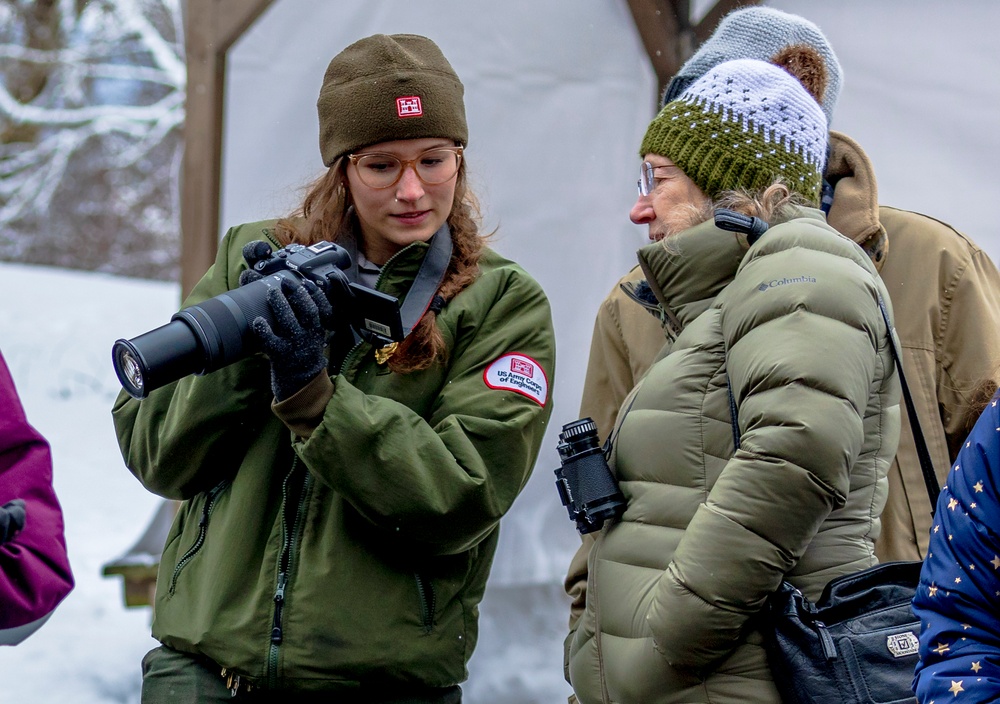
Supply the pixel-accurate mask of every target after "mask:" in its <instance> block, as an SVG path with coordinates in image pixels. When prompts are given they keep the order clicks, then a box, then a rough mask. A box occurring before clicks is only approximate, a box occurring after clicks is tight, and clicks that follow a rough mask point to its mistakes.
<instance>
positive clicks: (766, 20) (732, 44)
mask: <svg viewBox="0 0 1000 704" xmlns="http://www.w3.org/2000/svg"><path fill="white" fill-rule="evenodd" d="M792 46H808V47H810V48H811V49H813V50H814V51H815V52H816V53H817V54H819V56H820V59H821V60H822V62H823V64H824V66H825V68H826V74H827V78H826V88H825V89H824V90H823V92H822V95H821V96H820V97H818V98H817V100H818V101H819V103H820V105H822V107H823V112H824V113H826V121H827V123H830V122H832V121H833V110H834V108H835V107H836V105H837V98H839V97H840V87H841V84H842V83H843V73H842V71H841V68H840V62H839V61H838V60H837V55H836V54H835V53H834V51H833V47H832V46H831V45H830V42H829V41H828V40H827V38H826V36H825V35H824V34H823V32H822V30H820V28H819V27H818V26H816V25H815V24H814V23H812V22H810V21H809V20H807V19H805V18H804V17H799V16H798V15H793V14H791V13H788V12H782V11H781V10H776V9H774V8H772V7H762V6H753V7H742V8H739V9H737V10H733V11H732V12H730V13H729V14H728V15H726V16H725V17H723V18H722V21H721V22H719V26H718V27H716V28H715V31H714V32H712V36H710V37H709V38H708V39H706V40H705V42H704V43H703V44H702V45H701V46H700V47H698V50H697V51H696V52H695V53H694V55H693V56H692V57H691V58H690V59H688V60H687V61H685V62H684V65H683V66H681V68H680V70H679V71H678V72H677V75H676V76H674V78H673V80H671V81H670V83H669V84H668V85H667V88H666V90H665V91H664V93H663V100H662V103H661V104H662V105H666V104H667V103H669V102H671V101H673V100H676V99H677V98H679V97H680V95H681V93H683V92H684V90H685V89H686V88H687V87H688V86H690V85H691V84H692V83H694V82H695V81H696V80H698V79H699V78H701V77H702V76H704V75H705V74H706V73H707V72H708V71H709V70H711V69H712V68H713V67H715V66H717V65H719V64H721V63H723V62H724V61H732V60H734V59H758V60H760V61H770V62H772V63H778V64H779V65H782V64H781V62H777V61H775V59H776V57H777V56H778V55H779V54H780V53H781V52H782V51H783V50H784V49H786V48H787V47H792Z"/></svg>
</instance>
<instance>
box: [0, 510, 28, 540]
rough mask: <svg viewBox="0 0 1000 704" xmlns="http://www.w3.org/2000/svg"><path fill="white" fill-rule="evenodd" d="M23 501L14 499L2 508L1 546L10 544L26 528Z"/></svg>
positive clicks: (0, 518) (0, 525)
mask: <svg viewBox="0 0 1000 704" xmlns="http://www.w3.org/2000/svg"><path fill="white" fill-rule="evenodd" d="M24 519H25V509H24V500H23V499H14V500H13V501H8V502H7V503H5V504H4V505H3V506H0V545H2V544H3V543H6V542H9V541H10V539H11V538H13V537H14V536H15V535H17V534H18V533H19V532H20V531H21V529H22V528H24Z"/></svg>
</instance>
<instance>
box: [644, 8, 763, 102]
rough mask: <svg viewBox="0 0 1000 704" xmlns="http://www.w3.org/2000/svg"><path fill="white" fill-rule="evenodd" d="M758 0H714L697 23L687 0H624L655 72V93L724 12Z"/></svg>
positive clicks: (704, 38)
mask: <svg viewBox="0 0 1000 704" xmlns="http://www.w3.org/2000/svg"><path fill="white" fill-rule="evenodd" d="M759 4H760V0H718V2H716V3H715V5H714V6H712V9H710V10H709V11H708V12H707V13H705V16H704V17H702V19H701V21H700V22H698V24H692V23H691V3H690V1H689V0H628V6H629V10H631V11H632V19H633V20H635V26H636V29H638V30H639V37H640V38H641V39H642V44H643V46H644V47H646V53H647V54H648V55H649V60H650V62H651V63H652V64H653V71H655V72H656V83H657V95H662V94H663V89H664V88H666V87H667V83H669V82H670V79H671V78H673V77H674V76H675V75H676V74H677V71H679V70H680V67H681V66H682V65H683V64H684V62H685V61H687V60H688V58H690V57H691V55H692V54H693V53H694V52H695V50H696V49H697V48H698V46H699V45H700V44H701V43H702V42H704V41H705V40H706V39H708V37H709V36H711V34H712V32H713V31H714V30H715V28H716V26H718V24H719V20H721V19H722V18H723V17H724V16H725V15H727V14H728V13H729V12H732V11H733V10H735V9H736V8H737V7H742V6H746V5H759Z"/></svg>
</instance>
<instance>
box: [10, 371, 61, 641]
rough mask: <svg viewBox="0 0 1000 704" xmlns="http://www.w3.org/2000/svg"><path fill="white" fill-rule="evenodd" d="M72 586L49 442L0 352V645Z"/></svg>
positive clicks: (19, 636)
mask: <svg viewBox="0 0 1000 704" xmlns="http://www.w3.org/2000/svg"><path fill="white" fill-rule="evenodd" d="M72 588H73V573H72V571H71V570H70V566H69V559H68V557H67V555H66V540H65V538H64V537H63V516H62V509H61V508H60V506H59V500H58V499H57V498H56V494H55V491H54V490H53V488H52V455H51V453H50V452H49V443H48V441H46V439H45V438H44V437H42V435H41V434H40V433H39V432H38V431H37V430H35V429H34V428H33V427H32V426H31V424H29V423H28V419H27V417H26V416H25V414H24V407H23V406H22V405H21V399H20V398H19V397H18V395H17V389H16V388H15V387H14V380H13V379H12V378H11V375H10V371H9V370H8V369H7V363H6V362H5V361H4V358H3V355H2V354H0V645H17V644H18V643H20V642H21V641H23V640H24V639H25V638H27V637H28V636H30V635H31V634H32V633H34V632H35V631H36V630H38V629H39V628H40V627H41V626H42V624H44V623H45V622H46V621H47V620H48V618H49V616H51V615H52V612H53V611H54V610H55V608H56V606H58V605H59V602H61V601H62V600H63V599H64V598H65V597H66V595H67V594H69V592H70V590H71V589H72Z"/></svg>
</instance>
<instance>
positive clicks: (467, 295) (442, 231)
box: [114, 35, 555, 703]
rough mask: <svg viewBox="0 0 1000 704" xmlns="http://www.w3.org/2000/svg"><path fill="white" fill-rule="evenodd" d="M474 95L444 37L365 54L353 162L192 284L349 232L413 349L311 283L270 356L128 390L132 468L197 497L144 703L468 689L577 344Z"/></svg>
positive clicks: (351, 141) (344, 115)
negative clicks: (468, 158) (477, 147)
mask: <svg viewBox="0 0 1000 704" xmlns="http://www.w3.org/2000/svg"><path fill="white" fill-rule="evenodd" d="M463 91H464V89H463V86H462V83H461V82H460V80H459V79H458V77H457V75H456V74H455V72H454V70H453V69H452V67H451V66H450V65H449V63H448V61H447V60H446V59H445V57H444V56H443V55H442V54H441V52H440V50H439V49H438V47H437V46H436V45H435V44H434V43H433V42H431V41H430V40H429V39H426V38H424V37H420V36H415V35H393V36H386V35H375V36H371V37H367V38H365V39H362V40H360V41H358V42H356V43H355V44H353V45H351V46H349V47H347V48H346V49H345V50H344V51H342V52H341V53H340V54H338V55H337V56H336V57H335V58H334V59H333V60H332V62H331V63H330V65H329V68H328V69H327V72H326V76H325V78H324V81H323V86H322V89H321V91H320V97H319V102H318V108H319V122H320V147H321V152H322V157H323V161H324V164H325V165H326V166H327V167H329V168H328V170H327V171H326V172H325V173H324V174H323V176H322V177H321V178H320V179H319V180H318V181H317V182H316V183H315V184H314V185H313V186H312V187H311V189H310V191H309V192H308V194H307V196H306V197H305V199H304V202H303V203H302V205H301V207H300V208H299V209H298V211H297V212H296V213H295V214H294V215H293V216H291V217H288V218H284V219H281V220H277V221H267V222H260V223H252V224H244V225H240V226H238V227H235V228H233V229H231V230H230V231H229V233H228V234H227V235H226V237H225V238H224V240H223V242H222V245H221V248H220V252H219V255H218V258H217V260H216V262H215V264H214V266H213V267H212V268H211V269H210V271H209V272H208V273H207V274H206V275H205V277H204V278H203V279H202V280H201V282H200V283H199V284H198V285H197V286H196V287H195V289H194V291H193V292H192V294H191V296H190V297H189V299H188V300H187V301H185V305H191V304H195V303H198V302H200V301H204V300H206V299H208V298H211V297H214V296H218V295H219V294H221V293H224V292H225V291H227V290H231V289H233V288H235V287H237V286H238V285H240V283H247V282H248V281H251V280H253V279H254V278H255V276H254V274H253V273H252V272H250V273H248V266H247V261H246V260H245V258H244V252H246V258H247V259H248V260H250V261H251V262H253V261H256V260H258V259H260V258H263V257H266V256H268V255H269V253H270V251H271V250H272V249H278V248H279V247H282V246H285V245H287V244H290V243H301V244H307V245H308V244H313V243H315V242H319V241H334V242H336V243H338V244H340V245H341V246H343V247H345V248H346V249H348V251H350V253H351V256H352V260H353V266H352V267H351V269H350V270H349V271H348V276H349V278H351V279H352V280H354V281H356V282H358V283H361V284H363V285H365V286H369V287H372V288H376V289H377V290H379V291H382V292H384V293H386V294H389V295H392V296H395V297H397V298H399V299H400V300H401V301H402V310H403V312H404V325H407V320H406V319H405V318H406V317H407V315H409V316H410V323H412V324H413V329H412V332H410V334H409V335H408V336H407V337H406V338H405V340H404V341H403V342H401V343H400V344H398V345H382V344H381V342H378V341H377V340H375V341H369V340H367V339H361V338H356V337H354V333H352V332H351V330H349V329H344V326H343V325H342V324H341V321H342V319H343V318H344V316H345V315H346V313H345V311H341V310H337V309H336V307H335V306H331V305H330V302H329V301H328V300H327V299H326V297H325V296H323V295H322V294H320V293H319V292H318V289H317V288H316V287H315V286H314V285H312V284H311V283H309V282H305V281H303V282H302V283H300V284H298V285H295V284H294V283H293V284H291V285H289V284H288V283H287V282H286V284H284V285H283V286H282V287H281V288H276V289H272V290H271V291H270V292H269V293H268V297H267V302H268V305H269V306H270V308H271V319H272V321H273V322H272V323H270V324H269V323H267V322H266V321H265V320H264V319H263V318H258V319H257V320H255V321H254V325H253V328H254V332H255V333H256V334H257V336H258V338H259V340H260V343H261V346H262V348H263V350H264V354H262V355H256V356H253V357H250V358H247V359H243V360H241V361H238V362H236V363H234V364H232V365H229V366H226V367H224V368H222V369H220V370H218V371H216V372H213V373H211V374H206V375H204V376H188V377H185V378H182V379H181V380H179V381H177V382H174V383H171V384H169V385H167V386H164V387H163V388H160V389H156V390H154V391H152V392H151V393H150V394H149V396H148V397H147V398H145V399H143V400H138V399H134V398H132V397H130V396H128V395H126V394H125V393H123V394H122V395H121V397H120V398H119V399H118V401H117V403H116V404H115V409H114V420H115V425H116V428H117V432H118V437H119V442H120V445H121V449H122V454H123V456H124V458H125V461H126V464H127V465H128V467H129V468H130V470H131V471H132V472H133V473H134V474H135V475H136V476H137V477H138V478H139V480H140V481H141V482H142V483H143V484H144V485H145V486H146V487H147V488H148V489H149V490H150V491H153V492H155V493H157V494H159V495H161V496H164V497H168V498H173V499H180V500H183V504H182V507H181V509H180V511H179V513H178V515H177V518H176V519H175V522H174V525H173V527H172V529H171V531H170V535H169V537H168V541H167V544H166V547H165V549H164V552H163V557H162V559H161V563H160V573H159V577H158V580H157V594H156V601H155V607H154V615H153V635H154V637H156V638H157V639H158V640H159V641H160V642H161V643H162V645H161V646H160V647H158V648H156V649H154V650H152V651H151V652H150V653H149V654H147V656H146V657H145V659H144V661H143V701H144V702H167V701H171V702H173V701H199V702H202V701H231V699H230V695H231V694H232V695H233V696H235V700H236V701H272V700H273V701H288V700H289V699H288V697H289V696H294V697H295V701H308V700H309V699H308V697H309V696H314V697H315V698H316V699H317V700H322V701H330V697H331V696H332V695H335V696H336V701H338V702H355V701H357V702H384V703H388V702H458V701H460V700H461V690H460V688H459V683H460V682H461V681H462V680H464V679H465V677H466V674H467V672H466V663H467V662H468V659H469V657H470V656H471V654H472V650H473V648H474V647H475V644H476V637H477V631H476V619H477V613H478V612H477V605H478V603H479V601H480V600H481V598H482V596H483V591H484V588H485V582H486V578H487V575H488V573H489V570H490V565H491V562H492V558H493V554H494V551H495V549H496V545H497V536H498V533H497V529H498V523H499V521H500V518H501V517H502V516H503V515H504V513H505V512H506V511H507V510H508V509H509V508H510V506H511V504H512V502H513V501H514V499H515V498H516V496H517V495H518V492H519V491H520V490H521V488H522V487H523V486H524V483H525V482H526V480H527V478H528V475H529V473H530V471H531V468H532V466H533V464H534V461H535V457H536V455H537V452H538V449H539V445H540V443H541V440H542V435H543V432H544V429H545V425H546V422H547V420H548V417H549V414H550V412H551V402H550V399H549V394H548V388H549V384H550V383H551V381H552V373H553V366H554V359H555V350H554V335H553V329H552V322H551V315H550V311H549V306H548V302H547V299H546V297H545V295H544V293H543V292H542V290H541V289H540V287H539V286H538V284H537V283H536V282H535V281H534V280H533V279H532V278H531V277H530V276H528V275H527V274H526V273H525V272H524V270H523V269H521V268H520V267H519V266H517V265H516V264H514V263H512V262H510V261H508V260H505V259H503V258H501V257H500V256H499V255H497V254H496V253H494V252H492V251H491V250H490V249H488V248H487V247H486V246H485V245H484V240H483V236H482V235H481V234H480V232H479V229H478V222H477V214H478V213H477V208H476V203H475V199H474V197H473V195H472V193H471V192H470V191H469V190H468V186H467V177H466V165H465V159H464V154H463V147H464V146H465V144H466V143H467V140H468V134H467V126H466V120H465V108H464V104H463ZM261 242H264V243H266V246H264V245H261V244H260V243H261ZM414 310H415V311H416V314H413V313H412V311H414ZM407 311H410V312H409V313H407ZM331 329H335V330H336V332H335V333H334V334H333V336H332V337H333V339H332V340H331V339H329V338H330V331H331ZM310 693H312V694H310Z"/></svg>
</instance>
